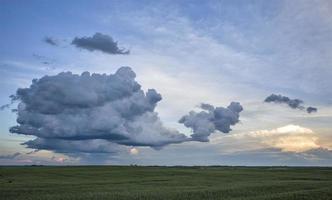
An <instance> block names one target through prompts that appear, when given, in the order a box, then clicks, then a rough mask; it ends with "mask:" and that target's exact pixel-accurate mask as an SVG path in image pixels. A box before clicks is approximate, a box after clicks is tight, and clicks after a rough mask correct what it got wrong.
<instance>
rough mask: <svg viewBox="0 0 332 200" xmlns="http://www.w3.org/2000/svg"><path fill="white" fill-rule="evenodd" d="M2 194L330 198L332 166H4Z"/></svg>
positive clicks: (155, 199)
mask: <svg viewBox="0 0 332 200" xmlns="http://www.w3.org/2000/svg"><path fill="white" fill-rule="evenodd" d="M0 199H1V200H2V199H4V200H5V199H6V200H7V199H8V200H11V199H13V200H20V199H22V200H23V199H24V200H30V199H31V200H38V199H43V200H44V199H45V200H48V199H65V200H67V199H68V200H69V199H70V200H72V199H74V200H75V199H98V200H99V199H116V200H122V199H137V200H145V199H151V200H172V199H178V200H186V199H194V200H204V199H226V200H227V199H232V200H241V199H252V200H261V199H280V200H281V199H293V200H295V199H312V200H318V199H332V168H290V167H287V168H283V167H124V166H89V167H88V166H81V167H0Z"/></svg>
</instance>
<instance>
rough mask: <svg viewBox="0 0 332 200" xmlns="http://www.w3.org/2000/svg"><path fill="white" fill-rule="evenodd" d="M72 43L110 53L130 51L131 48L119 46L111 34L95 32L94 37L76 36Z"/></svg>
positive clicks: (91, 49) (79, 46) (83, 47)
mask: <svg viewBox="0 0 332 200" xmlns="http://www.w3.org/2000/svg"><path fill="white" fill-rule="evenodd" d="M71 44H72V45H74V46H76V47H77V48H82V49H86V50H89V51H101V52H104V53H108V54H129V53H130V51H129V50H126V49H123V48H119V46H118V43H117V42H116V41H114V40H113V38H112V37H111V36H109V35H106V34H102V33H95V34H94V35H93V36H92V37H75V38H74V39H73V41H72V43H71Z"/></svg>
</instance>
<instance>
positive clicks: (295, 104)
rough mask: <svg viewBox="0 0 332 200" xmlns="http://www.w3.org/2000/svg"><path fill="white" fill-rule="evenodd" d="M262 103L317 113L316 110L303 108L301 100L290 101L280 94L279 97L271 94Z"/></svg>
mask: <svg viewBox="0 0 332 200" xmlns="http://www.w3.org/2000/svg"><path fill="white" fill-rule="evenodd" d="M264 102H267V103H278V104H286V105H288V106H289V107H290V108H293V109H299V110H304V109H306V111H307V112H308V113H312V112H317V108H314V107H308V108H305V107H304V106H303V103H304V102H303V101H302V100H301V99H290V98H289V97H286V96H283V95H280V94H279V95H276V94H271V95H270V96H268V97H266V99H265V100H264Z"/></svg>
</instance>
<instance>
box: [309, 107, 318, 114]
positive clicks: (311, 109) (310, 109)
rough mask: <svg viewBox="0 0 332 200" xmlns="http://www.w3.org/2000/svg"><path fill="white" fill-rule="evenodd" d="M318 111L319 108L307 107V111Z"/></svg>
mask: <svg viewBox="0 0 332 200" xmlns="http://www.w3.org/2000/svg"><path fill="white" fill-rule="evenodd" d="M312 112H317V108H315V107H311V106H309V107H308V108H307V113H312Z"/></svg>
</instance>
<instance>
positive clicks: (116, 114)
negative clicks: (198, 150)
mask: <svg viewBox="0 0 332 200" xmlns="http://www.w3.org/2000/svg"><path fill="white" fill-rule="evenodd" d="M135 77H136V74H135V73H134V72H133V71H132V70H131V68H129V67H121V68H120V69H118V70H117V71H116V73H115V74H110V75H106V74H90V73H89V72H84V73H82V74H81V75H77V74H72V73H71V72H65V73H60V74H58V75H55V76H44V77H42V78H40V79H35V80H33V82H32V84H31V85H30V87H28V88H19V89H18V90H17V92H16V95H13V96H12V100H17V101H19V104H18V108H17V122H18V125H17V126H13V127H11V128H10V132H12V133H17V134H23V135H33V136H36V137H37V138H36V139H34V140H30V141H27V142H25V143H23V144H24V145H26V146H27V147H28V148H33V149H45V150H51V151H54V152H59V153H74V152H84V153H88V152H89V153H91V152H98V153H102V152H105V153H113V152H116V151H117V150H121V148H122V147H123V146H148V147H152V148H156V149H158V148H161V147H162V146H165V145H168V144H172V143H181V142H184V141H189V140H190V139H189V138H188V137H186V136H185V135H184V134H181V133H179V132H178V131H176V130H171V129H168V128H166V127H164V126H163V124H162V122H161V121H160V119H159V117H158V113H156V112H155V111H154V109H155V107H156V105H157V103H158V102H159V101H160V100H161V99H162V97H161V95H160V94H159V93H157V91H156V90H154V89H148V90H147V92H144V91H143V90H142V89H141V86H140V85H139V84H138V83H137V82H136V81H135Z"/></svg>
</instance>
